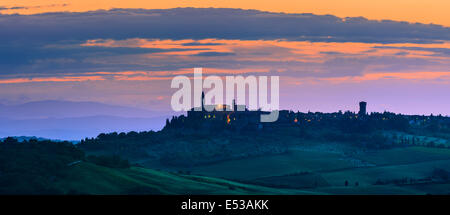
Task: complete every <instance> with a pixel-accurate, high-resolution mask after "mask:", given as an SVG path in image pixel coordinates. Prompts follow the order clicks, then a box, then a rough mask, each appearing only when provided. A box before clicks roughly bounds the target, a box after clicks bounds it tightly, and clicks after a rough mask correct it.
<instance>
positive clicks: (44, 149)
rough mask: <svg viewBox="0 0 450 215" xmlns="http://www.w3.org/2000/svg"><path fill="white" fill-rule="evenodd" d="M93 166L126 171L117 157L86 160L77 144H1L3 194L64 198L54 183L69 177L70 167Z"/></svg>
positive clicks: (11, 141) (9, 140)
mask: <svg viewBox="0 0 450 215" xmlns="http://www.w3.org/2000/svg"><path fill="white" fill-rule="evenodd" d="M80 162H91V163H94V164H97V165H103V166H107V167H111V168H127V167H129V163H128V161H125V160H122V159H121V158H119V157H117V156H99V157H96V156H88V157H86V156H85V153H84V152H83V151H82V150H80V149H78V148H77V147H76V146H75V145H74V144H72V143H70V142H67V141H64V142H55V141H50V140H43V141H38V140H36V139H30V140H24V141H22V142H19V141H17V139H15V138H11V137H8V138H6V139H5V140H3V141H0V194H61V193H60V192H61V191H60V190H58V189H57V188H56V186H55V183H56V182H58V181H60V180H64V179H65V178H66V177H67V176H68V174H70V169H71V164H76V163H80Z"/></svg>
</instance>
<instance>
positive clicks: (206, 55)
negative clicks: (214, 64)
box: [193, 52, 235, 57]
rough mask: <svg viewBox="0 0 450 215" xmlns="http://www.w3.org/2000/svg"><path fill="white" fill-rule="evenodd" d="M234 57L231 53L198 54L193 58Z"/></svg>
mask: <svg viewBox="0 0 450 215" xmlns="http://www.w3.org/2000/svg"><path fill="white" fill-rule="evenodd" d="M231 55H235V53H232V52H200V53H198V54H195V55H193V56H199V57H220V56H231Z"/></svg>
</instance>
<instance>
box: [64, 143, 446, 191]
mask: <svg viewBox="0 0 450 215" xmlns="http://www.w3.org/2000/svg"><path fill="white" fill-rule="evenodd" d="M355 161H358V162H355ZM356 163H357V164H356ZM361 163H364V164H370V165H360V164H361ZM69 168H70V171H69V174H68V176H67V177H66V178H65V179H64V180H61V181H56V182H55V186H56V187H57V188H58V189H60V190H63V192H64V193H81V194H428V193H431V194H448V193H449V191H450V184H446V183H423V184H405V185H395V184H392V183H389V184H385V185H375V183H376V181H377V180H379V179H380V180H384V181H388V180H395V179H403V178H413V179H422V178H427V177H430V176H431V174H432V171H433V170H434V169H435V168H440V169H445V170H447V171H450V150H449V149H440V148H426V147H405V148H394V149H388V150H378V151H371V152H358V153H354V154H351V155H349V154H343V153H337V152H321V151H314V150H310V151H307V150H299V149H296V150H291V151H289V152H288V153H284V154H279V155H269V156H263V157H252V158H246V159H239V160H232V161H224V162H220V163H215V164H210V165H203V166H197V167H194V168H188V169H182V168H173V169H170V170H168V171H167V170H165V171H160V170H155V169H154V168H153V169H152V168H150V169H149V168H141V167H131V168H128V169H113V168H107V167H102V166H98V165H94V164H92V163H86V162H82V163H80V164H77V165H74V166H72V167H69ZM187 171H189V174H187V173H186V172H187ZM345 181H347V182H348V185H347V186H345Z"/></svg>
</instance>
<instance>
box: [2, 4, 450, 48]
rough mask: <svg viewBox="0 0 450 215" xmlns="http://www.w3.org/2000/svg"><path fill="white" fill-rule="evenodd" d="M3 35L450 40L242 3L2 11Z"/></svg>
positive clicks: (408, 28) (448, 33) (441, 33)
mask: <svg viewBox="0 0 450 215" xmlns="http://www.w3.org/2000/svg"><path fill="white" fill-rule="evenodd" d="M0 28H1V29H3V31H4V32H3V33H4V34H2V36H1V39H2V40H4V41H11V40H18V39H26V40H30V39H33V40H37V41H49V40H68V39H72V40H86V39H98V38H110V39H127V38H135V37H139V38H159V39H186V38H191V39H203V38H224V39H251V40H253V39H287V40H310V41H337V42H371V43H372V42H377V43H395V42H402V43H405V42H415V43H427V42H436V41H437V40H450V28H446V27H443V26H439V25H429V24H411V23H406V22H395V21H373V20H367V19H365V18H361V17H357V18H346V19H341V18H338V17H335V16H331V15H320V16H319V15H312V14H284V13H269V12H261V11H256V10H239V9H212V8H209V9H196V8H178V9H169V10H143V9H134V10H132V9H114V10H109V11H93V12H84V13H46V14H38V15H1V16H0Z"/></svg>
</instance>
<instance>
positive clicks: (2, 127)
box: [0, 100, 173, 140]
mask: <svg viewBox="0 0 450 215" xmlns="http://www.w3.org/2000/svg"><path fill="white" fill-rule="evenodd" d="M171 115H173V114H172V113H170V112H166V113H164V112H157V111H155V112H153V111H148V110H144V109H138V108H132V107H124V106H115V105H108V104H102V103H97V102H72V101H54V100H49V101H37V102H29V103H25V104H21V105H10V106H8V105H0V120H1V121H2V123H0V137H7V136H37V137H43V138H49V139H58V140H80V139H82V138H85V137H95V136H97V135H98V134H99V133H107V132H114V131H116V132H128V131H148V130H159V129H161V128H162V127H163V126H164V123H165V119H166V118H168V117H169V116H171Z"/></svg>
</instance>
